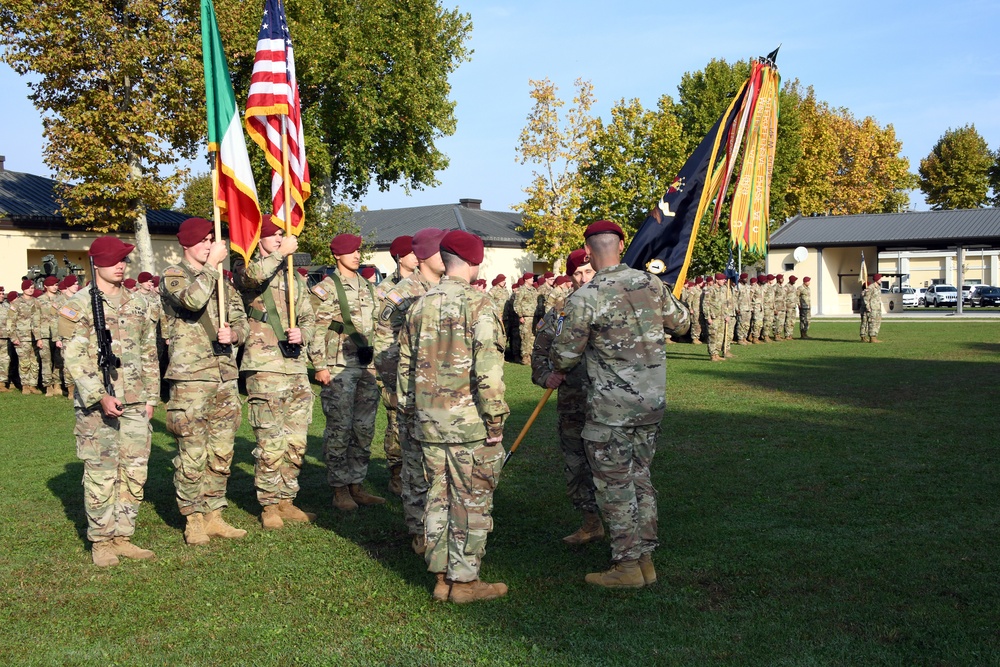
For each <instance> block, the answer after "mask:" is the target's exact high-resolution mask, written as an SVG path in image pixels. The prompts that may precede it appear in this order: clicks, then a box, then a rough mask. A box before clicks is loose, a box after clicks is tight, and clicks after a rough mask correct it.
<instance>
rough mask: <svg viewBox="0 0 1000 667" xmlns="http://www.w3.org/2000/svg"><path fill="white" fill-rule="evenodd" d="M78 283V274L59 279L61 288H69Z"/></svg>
mask: <svg viewBox="0 0 1000 667" xmlns="http://www.w3.org/2000/svg"><path fill="white" fill-rule="evenodd" d="M75 284H76V276H74V275H68V276H66V277H65V278H63V279H62V280H60V281H59V289H68V288H70V287H72V286H73V285H75Z"/></svg>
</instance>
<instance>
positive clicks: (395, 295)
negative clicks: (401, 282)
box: [384, 289, 404, 306]
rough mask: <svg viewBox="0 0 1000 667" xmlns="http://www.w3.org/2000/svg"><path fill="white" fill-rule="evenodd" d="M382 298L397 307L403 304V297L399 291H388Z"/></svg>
mask: <svg viewBox="0 0 1000 667" xmlns="http://www.w3.org/2000/svg"><path fill="white" fill-rule="evenodd" d="M384 298H386V299H388V300H389V301H392V302H393V303H394V304H396V305H397V306H398V305H399V304H401V303H403V298H404V297H403V295H402V294H400V293H399V291H397V290H394V289H393V290H389V291H388V292H387V293H386V295H385V297H384Z"/></svg>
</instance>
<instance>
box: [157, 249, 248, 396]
mask: <svg viewBox="0 0 1000 667" xmlns="http://www.w3.org/2000/svg"><path fill="white" fill-rule="evenodd" d="M218 280H219V272H218V271H217V270H215V269H213V268H212V267H211V266H208V265H207V264H206V265H205V266H203V267H202V268H201V269H195V268H194V267H193V266H191V265H190V264H189V263H188V262H187V261H185V260H182V261H181V263H180V264H175V265H173V266H170V267H168V268H167V270H166V271H164V272H163V280H162V281H161V282H160V299H161V304H162V306H163V312H164V314H165V320H166V332H164V336H165V337H166V335H167V332H169V339H170V364H169V365H168V366H167V372H166V375H164V377H165V378H166V379H168V380H204V381H216V382H218V381H222V380H235V379H236V378H237V376H238V375H239V370H238V369H237V367H236V348H237V346H239V345H242V344H243V343H245V342H246V340H247V336H248V335H249V333H250V327H249V326H248V325H247V316H246V313H245V312H244V311H243V303H242V302H241V301H240V297H239V294H237V292H236V289H235V288H234V287H233V286H232V285H230V284H229V282H228V281H225V280H224V281H223V285H224V290H225V298H226V309H227V311H228V312H227V313H226V321H227V322H228V323H229V326H230V327H231V328H232V330H233V334H234V337H235V338H236V340H235V342H234V343H233V351H232V354H230V355H229V356H219V357H217V356H215V355H214V354H213V353H212V341H213V340H216V336H217V334H214V335H213V337H212V338H209V336H208V334H207V333H206V332H205V329H204V327H203V326H202V325H201V323H200V322H199V321H198V318H199V316H200V315H201V313H202V310H203V309H205V308H207V309H208V315H209V321H210V322H211V324H210V326H211V328H213V329H216V330H217V329H218V323H219V298H218V296H217V293H216V288H217V286H218Z"/></svg>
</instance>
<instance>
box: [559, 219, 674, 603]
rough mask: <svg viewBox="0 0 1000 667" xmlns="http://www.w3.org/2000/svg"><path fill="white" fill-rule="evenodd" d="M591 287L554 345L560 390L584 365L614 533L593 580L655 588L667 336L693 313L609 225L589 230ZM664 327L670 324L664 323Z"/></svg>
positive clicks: (605, 507)
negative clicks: (629, 259)
mask: <svg viewBox="0 0 1000 667" xmlns="http://www.w3.org/2000/svg"><path fill="white" fill-rule="evenodd" d="M583 236H584V239H585V241H584V243H585V246H586V249H587V254H588V255H590V260H591V265H592V266H593V267H594V269H595V270H596V271H597V273H596V274H595V275H594V278H593V280H591V281H590V282H589V283H587V284H586V285H584V286H583V287H581V288H580V289H578V290H577V291H576V292H574V293H573V295H572V296H571V297H570V298H569V301H568V302H567V303H566V319H565V321H564V322H563V328H562V331H561V332H559V333H558V334H557V335H556V339H555V341H554V342H553V344H552V365H553V370H554V373H553V376H552V377H551V378H550V379H549V381H548V382H547V383H546V384H548V385H549V386H552V385H558V384H559V383H560V382H561V381H562V380H563V379H565V376H566V374H567V373H568V372H569V371H570V370H571V369H572V368H573V367H574V366H576V365H577V364H578V363H580V361H581V360H583V359H584V358H586V362H587V376H588V378H589V383H588V387H589V390H588V395H587V421H586V424H585V426H584V427H583V432H582V434H581V435H582V438H583V441H584V446H585V447H586V449H587V459H588V460H589V461H590V466H591V470H592V471H593V474H594V485H595V487H596V496H597V504H598V506H599V507H600V510H601V514H603V515H604V519H605V521H606V522H607V524H608V529H609V531H610V533H611V560H612V566H611V568H610V569H608V570H607V571H605V572H595V573H592V574H588V575H587V576H586V581H587V582H588V583H590V584H594V585H597V586H605V587H609V588H639V587H642V586H648V585H651V584H653V583H655V582H656V570H655V568H654V567H653V560H652V554H653V551H654V550H655V549H656V547H657V544H658V542H657V539H656V532H657V515H656V490H655V489H654V488H653V483H652V480H651V479H650V471H649V468H650V465H651V464H652V462H653V456H654V454H655V453H656V438H657V435H658V433H659V430H660V422H661V421H662V420H663V413H664V411H665V409H666V390H667V377H666V356H667V355H666V349H665V343H664V338H665V332H668V331H669V332H671V333H677V334H680V335H683V334H685V333H687V331H688V328H689V327H690V324H689V321H688V312H687V310H686V309H685V308H684V306H683V305H681V304H680V302H678V301H677V300H676V299H674V298H673V295H671V294H670V290H669V288H668V287H667V286H666V285H665V284H664V283H663V281H661V280H660V279H659V278H657V277H656V276H655V275H653V274H651V273H647V272H645V271H637V270H635V269H631V268H629V267H628V266H626V265H624V264H622V263H621V254H622V252H623V251H624V249H625V243H624V237H625V235H624V233H622V230H621V228H620V227H619V226H618V225H616V224H614V223H612V222H608V221H607V220H601V221H598V222H595V223H593V224H592V225H590V226H589V227H587V229H586V231H584V234H583ZM661 323H662V324H661Z"/></svg>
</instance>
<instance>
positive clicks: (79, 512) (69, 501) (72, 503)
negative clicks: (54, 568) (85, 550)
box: [47, 461, 89, 546]
mask: <svg viewBox="0 0 1000 667" xmlns="http://www.w3.org/2000/svg"><path fill="white" fill-rule="evenodd" d="M47 484H48V487H49V491H51V492H52V495H54V496H55V497H56V498H58V499H59V500H60V502H62V506H63V512H64V513H65V514H66V518H67V519H69V521H70V522H71V523H72V524H73V526H74V527H75V528H76V534H77V536H78V537H79V538H80V542H82V543H83V544H84V545H85V546H89V542H88V541H87V515H86V514H84V511H83V461H73V462H71V463H67V464H66V465H65V466H64V468H63V472H62V473H60V474H58V475H56V476H55V477H52V478H50V479H49V481H48V483H47Z"/></svg>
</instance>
